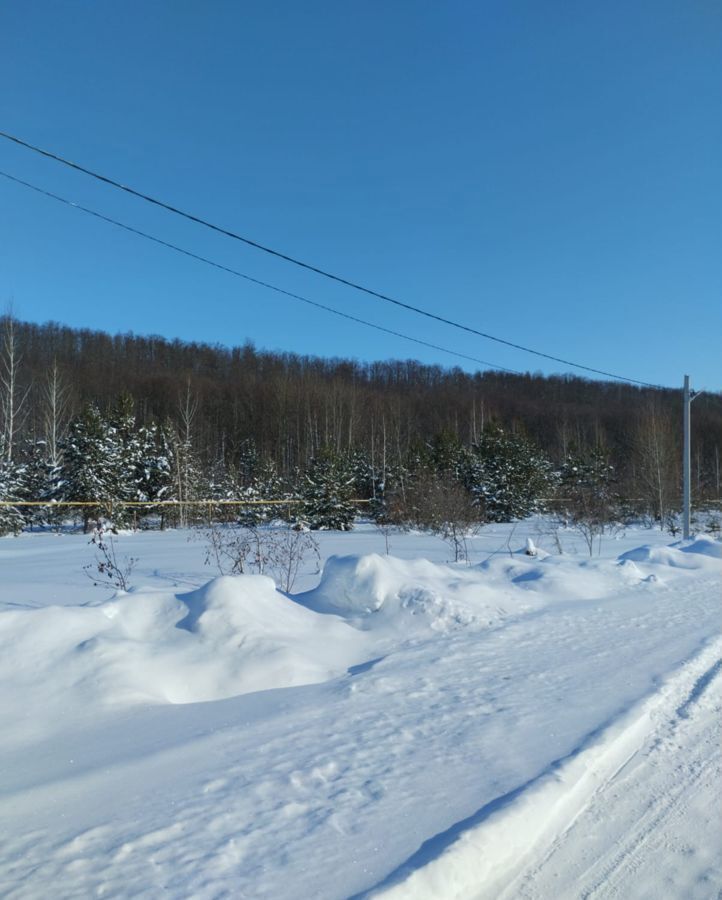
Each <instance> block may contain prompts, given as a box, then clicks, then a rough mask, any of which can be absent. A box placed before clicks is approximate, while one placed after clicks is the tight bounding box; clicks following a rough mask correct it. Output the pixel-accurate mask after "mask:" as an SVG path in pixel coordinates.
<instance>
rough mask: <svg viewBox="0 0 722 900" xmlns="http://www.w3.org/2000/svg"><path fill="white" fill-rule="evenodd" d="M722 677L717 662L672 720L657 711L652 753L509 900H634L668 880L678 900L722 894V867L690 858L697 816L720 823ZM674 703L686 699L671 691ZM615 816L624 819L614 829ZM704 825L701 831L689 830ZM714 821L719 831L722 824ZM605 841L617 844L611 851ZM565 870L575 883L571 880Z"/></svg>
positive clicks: (601, 795)
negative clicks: (717, 803)
mask: <svg viewBox="0 0 722 900" xmlns="http://www.w3.org/2000/svg"><path fill="white" fill-rule="evenodd" d="M721 676H722V659H717V660H716V661H715V662H714V663H713V664H712V665H710V666H709V667H708V668H707V669H706V670H705V671H704V672H703V673H702V674H701V675H700V676H699V677H698V678H697V679H696V681H695V682H694V684H693V685H692V686H691V689H690V690H689V691H688V692H686V693H685V694H684V695H683V699H682V702H681V703H679V704H678V705H677V706H676V709H674V711H672V712H671V715H670V711H669V710H666V711H664V710H660V711H659V712H658V714H657V715H656V716H655V718H656V719H658V720H659V725H658V726H657V728H655V731H654V732H653V733H652V734H651V735H650V736H649V739H648V741H647V742H646V745H645V747H644V748H643V749H642V750H641V751H640V752H639V753H636V754H635V755H634V757H632V759H630V761H629V763H628V764H627V765H626V766H624V767H623V769H621V770H620V771H619V772H618V773H617V774H616V775H615V776H614V777H613V778H612V779H611V780H610V781H609V782H607V783H606V784H605V785H603V786H602V787H601V788H600V790H599V791H598V792H597V793H596V794H595V796H594V797H593V798H592V799H591V801H590V803H589V805H588V806H587V807H586V808H585V809H584V810H583V811H582V812H581V813H580V815H579V816H577V817H576V819H575V820H574V822H573V823H571V825H570V827H569V828H568V829H567V830H566V831H565V832H564V833H563V834H561V835H560V836H558V837H557V838H556V840H555V841H554V843H553V844H552V846H551V847H550V848H549V850H548V852H547V853H546V854H545V855H544V857H543V859H542V860H540V861H539V862H538V863H537V865H536V866H534V868H533V869H531V870H529V871H527V872H526V873H524V875H523V876H522V877H521V878H520V879H517V880H516V881H515V882H514V883H512V884H511V885H509V887H508V888H507V889H506V890H505V891H504V892H503V893H502V894H501V895H500V900H511V898H518V900H544V898H547V897H548V896H550V894H549V891H550V890H553V891H554V896H555V897H556V898H558V900H565V898H569V900H572V898H574V900H577V898H579V900H602V898H605V900H607V898H609V900H613V898H624V900H631V898H636V897H651V896H654V895H655V894H659V893H660V890H661V889H662V884H661V883H660V882H664V890H665V896H667V897H670V898H673V897H674V898H677V897H678V898H682V897H684V898H685V900H688V898H693V897H699V898H705V900H706V898H709V897H711V896H720V895H722V871H721V870H720V869H719V868H717V871H716V872H715V871H714V870H715V866H714V864H713V863H712V860H709V862H710V863H712V864H711V865H708V862H707V861H706V860H704V859H702V861H701V863H697V862H695V863H693V864H691V865H690V857H693V856H700V853H699V851H698V849H696V848H695V846H694V842H695V839H697V840H698V839H699V831H700V829H699V821H698V820H700V819H704V818H705V817H706V816H708V815H711V817H712V819H713V820H714V819H718V818H719V816H718V814H717V815H715V813H714V811H713V805H714V801H712V802H711V803H710V797H712V798H713V797H716V796H719V793H720V782H722V767H721V766H720V758H719V731H720V724H719V715H720V700H721V699H722V677H721ZM682 677H683V676H682ZM675 698H676V699H675ZM670 699H672V700H675V702H676V700H678V699H680V698H679V695H678V694H672V696H671V698H670ZM665 713H666V714H665ZM645 806H646V808H645ZM640 807H641V814H638V811H639V809H640ZM610 819H611V820H612V821H613V822H615V823H617V824H616V826H615V827H613V828H612V829H611V831H610V828H609V824H608V823H609V821H610ZM695 824H697V828H696V831H697V833H696V834H694V833H690V832H691V831H694V830H695V829H694V826H695ZM704 824H705V825H706V824H707V823H706V822H705V823H704ZM710 825H711V827H712V828H714V821H713V822H711V823H710ZM703 831H704V829H703ZM712 833H715V832H712ZM588 835H595V836H596V839H595V840H589V837H588ZM605 838H606V842H607V843H608V842H609V841H611V846H607V847H606V848H605V847H604V843H605ZM707 843H709V838H707ZM600 844H602V847H599V845H600ZM717 844H719V840H718V841H717ZM597 854H599V855H597ZM702 856H703V857H704V854H702ZM559 873H564V874H563V875H562V876H561V879H566V880H565V881H562V883H560V880H561V879H560V874H559ZM552 885H553V887H552ZM712 892H714V894H713V893H712Z"/></svg>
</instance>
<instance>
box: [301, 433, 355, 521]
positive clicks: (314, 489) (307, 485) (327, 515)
mask: <svg viewBox="0 0 722 900" xmlns="http://www.w3.org/2000/svg"><path fill="white" fill-rule="evenodd" d="M353 485H354V479H353V473H352V472H351V468H350V466H349V464H348V460H347V459H345V458H344V457H342V456H341V455H340V454H338V453H337V452H336V451H335V450H334V449H333V448H331V447H326V448H324V449H322V450H321V451H319V453H318V454H317V455H316V456H315V457H314V458H313V459H312V460H311V464H310V466H309V468H308V471H307V472H306V475H305V479H304V486H303V500H304V503H303V507H302V517H303V520H304V521H305V522H306V523H307V524H308V525H309V526H310V527H311V528H313V529H318V530H322V529H332V530H337V531H350V530H351V529H352V528H353V520H354V518H355V515H356V510H355V508H354V505H353V503H352V502H351V501H352V499H353Z"/></svg>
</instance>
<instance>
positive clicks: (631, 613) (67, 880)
mask: <svg viewBox="0 0 722 900" xmlns="http://www.w3.org/2000/svg"><path fill="white" fill-rule="evenodd" d="M543 531H544V529H543V527H541V526H540V524H539V523H534V522H528V523H522V524H519V525H516V526H494V527H489V528H486V529H484V530H483V531H482V532H481V533H480V535H479V536H478V537H476V538H474V539H472V541H471V542H470V547H471V563H472V564H471V565H470V566H466V565H454V564H448V563H446V562H445V560H446V558H447V556H448V551H447V550H446V548H445V547H444V545H443V544H441V543H440V542H439V541H437V540H436V539H434V538H433V537H430V536H427V535H415V534H399V535H393V536H392V538H391V556H390V557H387V556H386V555H385V552H384V540H383V537H382V536H381V535H380V534H379V533H378V532H376V530H375V529H374V528H373V527H372V526H361V527H360V528H358V529H357V530H356V531H354V532H352V533H350V534H343V535H341V534H323V535H321V542H322V552H323V557H324V560H325V565H324V570H323V573H321V574H319V573H316V572H314V571H307V572H305V573H304V574H303V575H302V577H301V578H300V579H299V584H298V585H297V586H296V593H294V594H293V595H291V596H287V595H284V594H282V593H280V592H278V591H276V590H275V587H274V585H273V583H272V582H271V581H270V580H269V579H267V578H264V577H261V576H241V577H235V578H227V577H226V578H215V579H213V580H211V579H212V576H213V573H212V571H211V570H209V569H208V568H205V567H204V566H203V555H204V553H203V546H202V544H201V543H199V542H197V541H188V535H187V533H185V532H168V533H166V534H159V533H147V534H135V535H130V534H129V535H121V536H120V537H119V538H118V539H117V549H118V552H119V553H120V554H121V555H124V554H126V553H127V554H128V555H130V556H135V557H139V563H138V565H137V567H136V570H135V572H134V575H133V579H132V581H133V584H134V589H133V590H132V591H130V592H129V593H127V594H119V595H115V596H113V595H112V592H111V591H108V590H103V589H101V588H97V587H94V586H93V584H92V583H91V581H90V580H89V579H88V578H87V577H85V575H84V573H83V569H82V567H83V565H85V564H87V563H88V562H90V560H91V558H92V553H91V550H92V548H91V547H89V546H88V544H87V538H85V537H83V536H82V535H61V536H56V535H50V534H35V535H23V536H22V537H20V538H17V539H14V538H5V539H2V540H0V567H1V569H0V571H1V572H2V580H1V583H0V642H1V644H2V647H1V649H2V653H1V654H0V677H1V678H2V685H3V691H2V694H1V695H0V711H1V717H0V719H1V721H2V728H1V729H0V779H2V802H1V803H0V829H1V830H2V835H1V839H0V894H2V895H3V896H10V897H38V898H40V897H43V898H45V897H48V896H53V897H90V896H109V897H158V896H169V897H178V898H180V897H199V898H215V897H221V896H227V897H249V898H298V897H304V898H312V897H320V898H344V897H350V896H353V895H356V894H361V895H363V894H365V893H371V894H374V895H388V896H397V897H409V898H423V897H442V898H443V897H449V898H451V897H469V898H474V897H479V898H482V897H501V896H505V897H507V898H515V897H529V898H539V900H542V898H547V897H555V898H556V897H558V898H565V897H567V898H570V900H571V898H575V897H578V896H582V895H584V896H598V897H605V896H609V897H611V896H615V897H616V896H623V897H625V898H642V897H652V896H664V897H667V898H675V897H679V898H687V897H691V898H695V897H700V898H702V897H704V898H706V897H716V896H717V894H718V892H719V891H720V890H722V873H721V871H720V866H719V862H718V860H719V853H718V852H717V850H718V847H717V842H718V838H717V834H718V831H719V825H720V823H719V821H718V819H717V816H718V813H717V811H716V808H715V807H714V805H713V804H712V803H711V802H708V801H707V798H708V797H709V796H710V795H711V796H714V792H715V791H716V792H717V794H718V793H719V782H720V776H719V759H718V757H717V756H716V755H715V753H716V750H717V747H718V743H719V742H718V739H717V738H718V734H717V732H718V729H719V716H718V715H717V713H718V710H719V704H720V693H721V691H720V684H721V683H722V672H721V671H720V669H722V664H720V663H719V659H720V639H719V625H720V599H721V594H722V590H721V588H720V575H721V574H722V561H721V560H720V556H721V555H722V545H720V544H719V542H715V541H712V540H710V539H707V538H700V539H698V540H696V541H694V542H690V543H687V544H684V543H682V542H673V540H672V539H671V538H670V537H669V536H668V535H665V534H663V533H660V532H658V531H657V532H655V531H649V530H643V529H630V530H628V531H627V533H626V534H624V535H617V536H616V538H615V539H611V538H610V539H606V540H605V541H604V542H603V545H602V554H601V556H600V557H597V556H594V557H593V558H591V559H590V558H589V556H588V555H585V554H586V550H585V548H584V546H583V542H582V541H581V540H580V539H579V538H577V537H575V535H574V533H573V532H569V533H564V534H563V535H562V542H563V545H564V549H565V551H566V552H565V553H564V555H561V556H560V555H559V554H557V553H556V552H554V550H555V548H554V545H553V544H554V542H553V541H552V540H551V537H550V536H548V535H545V534H544V533H543ZM527 537H532V538H533V540H534V542H535V543H536V544H537V545H538V546H539V547H540V548H541V550H542V552H540V553H539V555H538V556H536V557H530V556H527V555H525V554H524V552H523V548H524V546H525V544H526V538H527ZM545 551H546V552H545ZM547 554H548V555H547ZM675 790H676V794H675ZM677 795H678V798H677V800H676V801H675V802H674V803H672V802H671V800H670V799H669V798H671V797H673V796H677ZM607 814H608V815H607ZM585 822H587V823H589V824H588V827H584V825H583V823H585ZM575 823H576V824H575ZM585 891H586V893H585Z"/></svg>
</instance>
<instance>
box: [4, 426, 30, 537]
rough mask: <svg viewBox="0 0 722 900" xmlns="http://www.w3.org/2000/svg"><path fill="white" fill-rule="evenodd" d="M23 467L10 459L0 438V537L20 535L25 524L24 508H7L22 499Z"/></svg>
mask: <svg viewBox="0 0 722 900" xmlns="http://www.w3.org/2000/svg"><path fill="white" fill-rule="evenodd" d="M22 468H23V467H22V465H18V464H17V463H15V462H13V460H12V459H8V456H7V451H6V450H5V447H4V440H3V437H2V436H0V500H1V501H3V503H2V505H0V535H3V534H19V533H20V532H21V531H22V530H23V525H24V524H25V522H24V518H23V512H22V507H19V506H6V505H5V504H6V503H8V502H10V501H12V500H21V499H23V497H22V475H23V472H22Z"/></svg>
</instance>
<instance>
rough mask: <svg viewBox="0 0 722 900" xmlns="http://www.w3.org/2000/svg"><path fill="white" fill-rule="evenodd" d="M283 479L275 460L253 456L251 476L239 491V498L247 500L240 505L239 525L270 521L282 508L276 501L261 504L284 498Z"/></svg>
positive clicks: (279, 513)
mask: <svg viewBox="0 0 722 900" xmlns="http://www.w3.org/2000/svg"><path fill="white" fill-rule="evenodd" d="M284 493H285V492H284V487H283V480H282V479H281V477H280V475H279V474H278V469H277V468H276V464H275V462H274V461H273V460H272V459H271V458H270V457H267V456H266V457H261V458H259V457H258V456H256V457H255V460H254V468H253V476H252V477H251V479H250V481H249V482H247V483H246V485H245V487H244V488H243V489H242V491H241V498H242V499H243V500H247V501H249V505H248V506H244V507H241V510H240V513H239V516H238V521H239V523H240V524H241V525H247V526H256V525H261V524H263V523H264V522H271V521H272V520H273V519H276V518H278V517H279V515H281V514H282V513H283V512H284V510H283V507H279V505H278V504H277V503H269V504H268V505H266V504H263V503H262V502H261V501H263V500H283V499H284Z"/></svg>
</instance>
